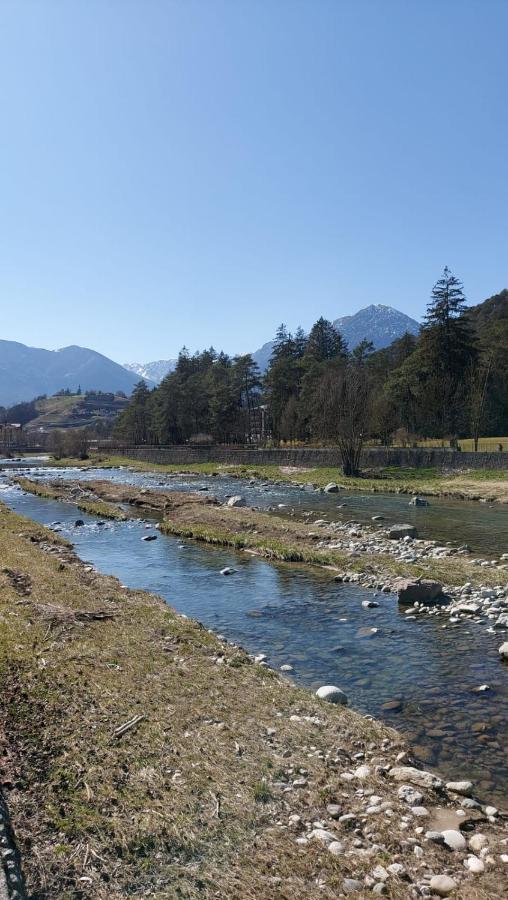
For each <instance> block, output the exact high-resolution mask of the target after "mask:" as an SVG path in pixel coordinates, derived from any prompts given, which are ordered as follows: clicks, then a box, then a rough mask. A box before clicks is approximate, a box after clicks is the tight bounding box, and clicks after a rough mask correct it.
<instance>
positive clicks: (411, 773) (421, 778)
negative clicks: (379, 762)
mask: <svg viewBox="0 0 508 900" xmlns="http://www.w3.org/2000/svg"><path fill="white" fill-rule="evenodd" d="M388 774H389V776H390V778H395V781H409V782H410V784H416V785H418V787H422V788H437V789H440V788H442V786H443V782H442V781H441V779H440V778H438V777H437V776H436V775H432V774H431V773H430V772H425V771H423V769H415V768H413V766H394V767H393V768H392V769H390V771H389V773H388Z"/></svg>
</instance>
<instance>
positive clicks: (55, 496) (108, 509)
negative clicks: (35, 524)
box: [15, 478, 129, 522]
mask: <svg viewBox="0 0 508 900" xmlns="http://www.w3.org/2000/svg"><path fill="white" fill-rule="evenodd" d="M15 482H16V484H18V485H19V486H20V488H21V489H22V490H23V491H27V493H29V494H35V496H37V497H44V498H46V499H47V500H59V501H62V502H65V503H72V504H73V505H74V506H77V508H78V509H80V510H81V511H82V512H85V513H88V515H90V516H97V517H98V518H101V519H116V520H119V521H121V522H125V521H126V519H128V518H129V516H128V514H127V513H126V512H125V511H124V510H123V509H121V508H120V507H119V506H116V504H114V503H107V502H106V501H105V500H92V499H90V500H88V499H86V498H82V499H79V498H78V499H74V498H73V497H70V496H69V495H68V494H67V492H66V490H65V486H64V485H62V486H61V487H60V486H58V487H54V486H53V485H51V484H47V483H45V484H41V483H39V482H36V481H32V480H31V479H30V478H16V479H15Z"/></svg>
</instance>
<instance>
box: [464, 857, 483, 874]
mask: <svg viewBox="0 0 508 900" xmlns="http://www.w3.org/2000/svg"><path fill="white" fill-rule="evenodd" d="M464 865H465V867H466V869H469V871H470V872H473V873H474V874H475V875H481V873H482V872H484V871H485V863H484V862H483V859H479V858H478V857H477V856H468V858H467V859H465V860H464Z"/></svg>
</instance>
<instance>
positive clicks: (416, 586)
mask: <svg viewBox="0 0 508 900" xmlns="http://www.w3.org/2000/svg"><path fill="white" fill-rule="evenodd" d="M393 587H394V589H395V590H396V591H397V596H398V600H399V603H431V602H432V601H433V600H435V599H436V597H439V596H440V595H441V594H442V593H443V586H442V585H441V584H440V583H439V581H433V580H432V579H431V578H397V579H396V580H395V582H394V585H393Z"/></svg>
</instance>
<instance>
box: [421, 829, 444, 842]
mask: <svg viewBox="0 0 508 900" xmlns="http://www.w3.org/2000/svg"><path fill="white" fill-rule="evenodd" d="M425 837H426V838H427V840H428V841H433V842H434V844H444V837H443V835H442V834H441V832H440V831H426V832H425Z"/></svg>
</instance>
